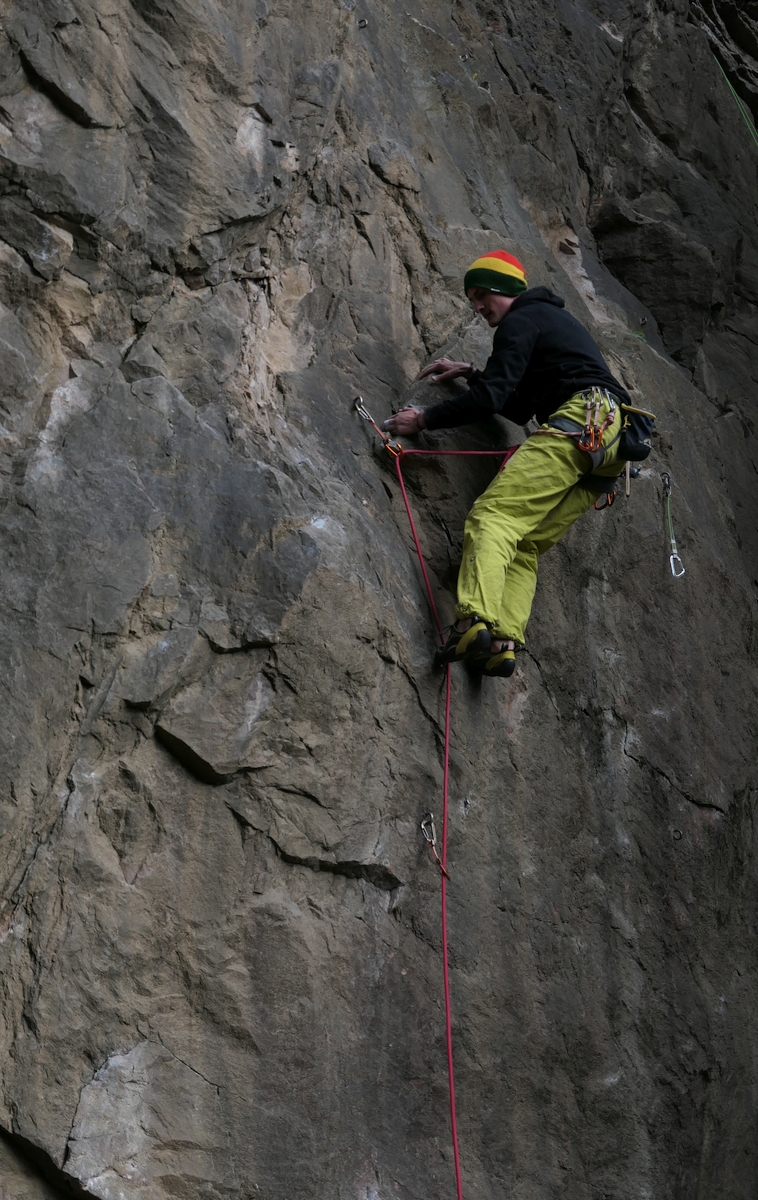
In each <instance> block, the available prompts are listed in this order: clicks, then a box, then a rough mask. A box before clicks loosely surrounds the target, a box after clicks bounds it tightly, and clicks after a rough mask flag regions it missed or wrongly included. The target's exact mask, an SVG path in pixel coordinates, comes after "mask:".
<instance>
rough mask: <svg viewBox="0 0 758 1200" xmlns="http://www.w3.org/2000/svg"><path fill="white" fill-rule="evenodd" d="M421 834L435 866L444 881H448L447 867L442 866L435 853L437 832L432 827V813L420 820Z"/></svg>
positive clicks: (433, 826)
mask: <svg viewBox="0 0 758 1200" xmlns="http://www.w3.org/2000/svg"><path fill="white" fill-rule="evenodd" d="M421 832H422V833H423V835H424V837H425V838H426V841H427V843H428V845H429V849H430V851H431V854H432V858H433V859H434V861H435V862H436V864H437V866H438V867H439V869H440V871H441V872H442V874H443V875H444V876H445V879H449V878H450V872H449V871H448V869H447V867H445V866H443V863H442V859H441V858H440V856H439V854H438V853H437V830H436V828H435V825H434V813H433V812H428V813H427V814H426V816H425V817H423V819H422V820H421Z"/></svg>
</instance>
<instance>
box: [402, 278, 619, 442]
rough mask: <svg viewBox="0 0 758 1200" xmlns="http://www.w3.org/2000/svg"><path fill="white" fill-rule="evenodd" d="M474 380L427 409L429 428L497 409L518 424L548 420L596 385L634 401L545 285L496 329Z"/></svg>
mask: <svg viewBox="0 0 758 1200" xmlns="http://www.w3.org/2000/svg"><path fill="white" fill-rule="evenodd" d="M471 380H472V381H471V383H470V386H469V389H468V391H466V392H462V393H461V394H460V395H458V396H452V397H451V398H450V399H449V400H442V401H441V403H439V404H434V405H432V406H431V408H427V409H425V410H424V419H425V421H426V427H427V429H443V428H445V427H450V426H452V425H469V424H471V422H472V421H482V420H484V419H486V418H487V417H491V416H492V414H493V413H499V414H500V415H501V416H503V417H507V418H508V420H509V421H515V422H516V424H517V425H524V424H525V423H526V422H527V421H528V420H529V418H530V417H536V418H537V420H538V421H539V423H540V424H541V425H542V424H544V423H545V422H546V421H547V419H548V417H549V416H550V415H551V414H552V413H554V412H555V411H556V410H557V409H559V408H560V406H561V405H562V404H564V403H565V402H566V400H568V399H569V398H570V397H571V396H573V395H574V393H575V392H582V391H584V390H585V388H591V387H600V388H607V389H608V391H609V392H613V394H614V395H615V396H617V397H618V399H619V400H622V401H623V402H624V404H629V403H630V399H629V394H628V392H626V391H625V390H624V388H623V387H622V386H621V384H620V383H619V382H618V381H617V380H616V379H614V377H613V375H612V374H611V372H610V370H609V369H608V366H607V364H606V363H605V361H604V359H603V356H602V354H601V353H600V351H599V349H598V348H597V346H596V345H595V343H594V341H593V340H592V338H591V337H590V335H589V333H588V332H587V330H586V329H585V328H584V326H583V325H581V324H580V323H579V321H577V320H576V318H575V317H572V316H571V314H570V313H568V312H566V309H565V307H564V304H563V301H562V300H561V298H560V296H556V295H555V294H554V293H553V292H551V291H549V290H548V289H547V288H545V287H536V288H530V289H529V291H528V292H522V294H521V295H520V296H518V297H517V299H516V300H515V301H514V303H513V304H512V305H511V307H510V309H509V310H508V312H507V313H506V315H505V316H504V317H503V319H502V321H501V322H500V324H499V325H498V327H497V329H496V330H495V340H494V343H493V346H492V354H491V355H490V357H489V358H488V359H487V365H486V366H485V368H484V370H483V371H477V372H476V374H475V375H472V377H471Z"/></svg>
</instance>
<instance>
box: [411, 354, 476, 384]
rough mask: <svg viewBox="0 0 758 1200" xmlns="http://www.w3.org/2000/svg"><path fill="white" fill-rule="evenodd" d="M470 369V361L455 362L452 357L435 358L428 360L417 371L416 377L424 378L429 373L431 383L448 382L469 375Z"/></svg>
mask: <svg viewBox="0 0 758 1200" xmlns="http://www.w3.org/2000/svg"><path fill="white" fill-rule="evenodd" d="M471 370H472V367H471V363H464V362H455V361H454V360H453V359H452V358H435V360H434V362H430V363H429V364H428V366H426V367H424V368H423V370H421V371H419V374H418V378H419V379H426V378H427V376H429V375H431V377H432V383H449V382H450V380H451V379H460V378H461V376H463V375H466V376H468V375H470V374H471Z"/></svg>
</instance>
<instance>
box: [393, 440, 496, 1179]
mask: <svg viewBox="0 0 758 1200" xmlns="http://www.w3.org/2000/svg"><path fill="white" fill-rule="evenodd" d="M375 428H376V427H375ZM379 432H381V431H379ZM385 444H386V443H385ZM517 449H518V447H516V446H512V447H511V448H510V449H509V450H404V449H403V448H402V447H400V448H399V449H398V450H397V451H395V452H393V456H394V459H395V471H396V472H397V481H398V483H399V484H400V491H401V493H402V496H403V503H404V504H405V511H406V512H407V514H408V521H409V523H410V527H411V534H412V535H413V542H414V545H415V547H416V553H417V554H418V561H419V565H420V567H421V574H422V575H423V577H424V584H425V586H426V594H427V596H428V598H429V607H430V608H431V610H432V616H433V618H434V624H435V625H436V627H437V633H438V634H439V638H440V641H441V642H443V643H444V641H445V637H444V634H443V632H442V625H441V624H440V619H439V615H438V613H437V605H436V604H435V601H434V592H433V591H432V585H431V583H430V581H429V572H428V571H427V569H426V562H425V561H424V555H423V553H422V550H421V543H420V542H419V538H418V533H417V531H416V523H415V521H414V520H413V513H412V512H411V506H410V503H409V500H408V493H407V491H406V490H405V481H404V479H403V472H402V468H401V466H400V460H401V459H402V458H404V457H405V456H406V455H410V454H427V455H439V454H456V455H471V456H473V455H487V456H490V457H492V456H494V455H497V456H498V457H500V458H502V459H503V464H502V466H503V467H504V466H505V464H506V462H507V461H508V459H509V458H510V457H511V455H513V454H515V452H516V450H517ZM501 470H502V467H501ZM449 781H450V664H449V663H448V664H447V666H446V667H445V749H444V755H443V765H442V856H441V860H440V866H441V870H440V879H441V881H442V885H441V886H442V978H443V981H444V989H445V1042H446V1046H447V1077H448V1085H449V1092H450V1131H451V1134H452V1140H453V1158H454V1161H455V1186H456V1190H457V1194H458V1200H463V1187H462V1184H461V1159H460V1152H459V1149H458V1122H457V1120H456V1115H455V1076H454V1071H453V1017H452V1007H451V1003H450V968H449V962H448V959H449V955H448V941H447V881H448V875H447V825H448V821H447V817H448V795H449Z"/></svg>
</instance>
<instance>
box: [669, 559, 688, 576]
mask: <svg viewBox="0 0 758 1200" xmlns="http://www.w3.org/2000/svg"><path fill="white" fill-rule="evenodd" d="M677 563H678V564H679V566H680V567H681V568H682V569H681V571H677V569H676V565H677ZM669 565H670V567H671V574H672V575H673V576H674V579H681V578H682V575H684V572H685V570H686V568H685V566H684V563H683V562H682V560H681V558H680V557H679V555H678V554H676V553H674V554H672V555H671V557H670V558H669Z"/></svg>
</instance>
